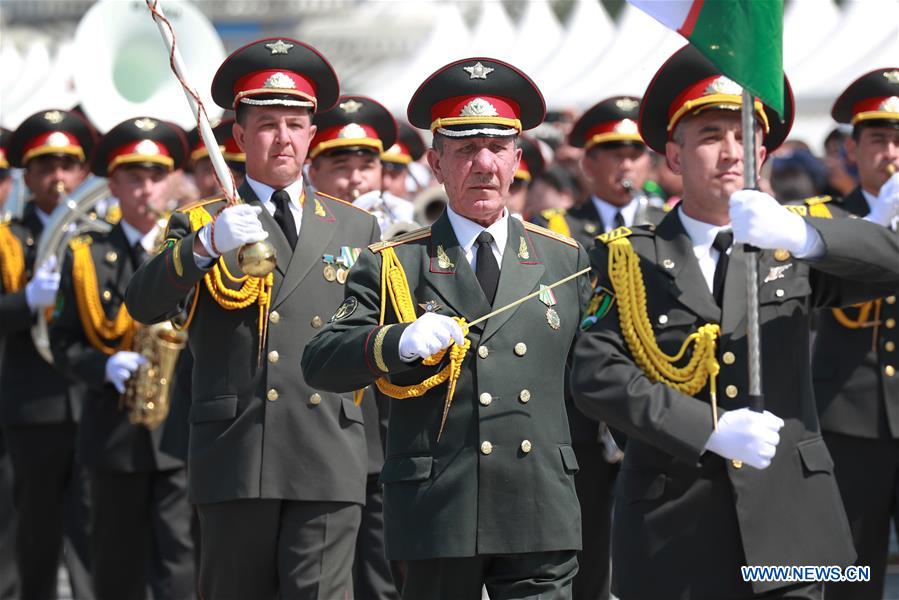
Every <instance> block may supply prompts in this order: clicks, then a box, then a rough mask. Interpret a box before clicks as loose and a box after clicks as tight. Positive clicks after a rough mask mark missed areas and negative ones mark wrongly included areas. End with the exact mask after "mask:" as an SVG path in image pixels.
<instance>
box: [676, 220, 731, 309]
mask: <svg viewBox="0 0 899 600" xmlns="http://www.w3.org/2000/svg"><path fill="white" fill-rule="evenodd" d="M677 216H678V217H680V222H681V225H683V226H684V229H685V230H686V231H687V235H688V236H690V241H691V242H693V254H694V255H696V260H697V261H699V270H700V271H702V277H703V279H705V283H706V286H708V288H709V292H712V284H713V282H714V279H715V267H716V266H717V265H718V257H719V256H721V253H720V252H718V251H717V250H715V249H714V248H712V242H714V241H715V236H717V235H718V232H719V231H727V230H729V229H730V225H725V226H723V227H719V226H717V225H709V224H708V223H703V222H702V221H697V220H696V219H694V218H692V217H690V216H687V214H686V213H685V212H684V211H683V209H682V208H679V209H677ZM731 249H733V246H731ZM728 254H730V251H728Z"/></svg>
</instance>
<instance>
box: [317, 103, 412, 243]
mask: <svg viewBox="0 0 899 600" xmlns="http://www.w3.org/2000/svg"><path fill="white" fill-rule="evenodd" d="M313 123H314V124H315V126H316V127H317V128H318V129H317V131H316V134H315V139H313V140H312V145H311V146H310V150H309V157H310V158H311V159H312V162H311V163H310V165H309V179H311V180H312V185H313V186H315V189H316V190H318V191H319V192H322V193H324V194H329V195H331V196H334V197H336V198H340V199H341V200H346V201H349V202H352V203H353V204H355V205H356V206H358V207H360V208H364V209H365V210H367V211H370V212H371V213H372V214H373V215H375V217H377V219H378V223H379V224H380V225H381V231H386V230H387V229H388V228H389V227H390V225H392V224H393V223H397V222H410V221H412V205H411V204H410V203H409V202H407V201H405V200H403V199H402V198H398V197H396V196H393V195H392V194H390V193H387V192H384V191H382V190H381V171H382V169H381V153H382V152H383V150H384V148H390V147H391V146H393V144H394V143H395V142H396V139H397V128H396V121H394V119H393V115H391V114H390V112H389V111H388V110H387V109H386V108H384V107H383V106H381V104H379V103H378V102H376V101H375V100H372V99H371V98H368V97H366V96H341V97H340V99H339V100H338V101H337V106H335V107H334V108H332V109H331V110H327V111H323V112H320V113H318V114H316V115H315V118H314V119H313Z"/></svg>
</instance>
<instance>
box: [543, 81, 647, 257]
mask: <svg viewBox="0 0 899 600" xmlns="http://www.w3.org/2000/svg"><path fill="white" fill-rule="evenodd" d="M639 113H640V99H639V98H634V97H632V96H614V97H612V98H607V99H606V100H603V101H602V102H599V103H598V104H596V105H594V106H593V107H592V108H590V109H589V110H587V112H585V113H584V114H583V115H581V117H580V118H579V119H578V120H577V121H576V122H575V124H574V127H573V128H572V129H571V132H570V133H569V134H568V143H569V145H571V146H573V147H575V148H583V149H584V154H583V156H582V157H581V159H580V163H579V164H580V168H581V171H582V172H583V174H584V177H585V178H586V180H587V181H588V183H589V185H590V197H589V198H588V199H587V200H586V201H585V202H582V203H581V204H579V205H577V206H575V207H574V208H572V209H570V210H568V211H562V210H558V209H556V210H549V211H543V212H541V214H540V215H539V216H536V217H535V218H534V222H535V223H537V224H538V225H545V226H547V227H549V228H550V229H552V230H553V231H558V232H560V233H565V234H566V235H571V236H572V237H574V239H576V240H577V241H579V242H581V243H582V244H583V245H584V247H585V248H591V247H592V246H593V238H595V237H596V236H597V235H598V234H600V233H603V232H606V231H610V230H612V229H614V228H616V227H620V226H622V225H623V226H626V227H630V226H632V225H634V224H644V223H658V222H659V221H660V220H661V219H662V216H663V213H662V211H661V209H659V208H658V207H656V206H652V205H649V204H648V201H647V199H646V197H645V196H644V195H643V193H642V192H641V191H640V190H641V189H642V187H643V184H644V183H645V182H646V179H647V177H648V176H649V166H650V162H651V159H650V157H649V152H647V150H646V145H645V144H644V143H643V139H642V138H641V137H640V132H639V131H637V122H636V121H637V116H638V115H639Z"/></svg>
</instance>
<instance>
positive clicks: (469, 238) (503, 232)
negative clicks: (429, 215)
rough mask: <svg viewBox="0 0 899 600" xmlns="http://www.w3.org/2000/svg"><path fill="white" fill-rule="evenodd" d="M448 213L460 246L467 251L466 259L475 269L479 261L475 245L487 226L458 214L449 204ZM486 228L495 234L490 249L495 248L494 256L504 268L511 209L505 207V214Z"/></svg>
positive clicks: (491, 233) (447, 206)
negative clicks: (504, 253) (504, 252)
mask: <svg viewBox="0 0 899 600" xmlns="http://www.w3.org/2000/svg"><path fill="white" fill-rule="evenodd" d="M446 215H447V217H449V222H450V225H452V227H453V232H454V233H455V234H456V239H457V240H459V246H460V247H461V248H462V251H463V252H464V253H465V259H466V260H468V264H469V265H471V270H472V271H474V270H475V269H476V267H477V265H476V264H475V263H476V262H477V258H478V252H477V249H476V248H473V246H474V245H475V244H476V243H477V239H478V236H479V235H480V234H481V232H482V231H484V229H485V227H484V226H483V225H478V224H477V223H475V222H474V221H471V220H469V219H466V218H465V217H463V216H462V215H460V214H458V213H457V212H455V211H454V210H453V209H452V208H451V207H450V205H449V204H447V205H446ZM486 229H487V231H489V232H490V235H492V236H493V242H492V243H491V244H490V249H491V250H493V256H494V257H496V264H497V265H498V266H499V267H500V268H502V264H503V251H504V250H505V249H506V239H507V238H508V237H509V211H508V210H506V209H505V208H504V209H503V216H501V217H500V218H499V219H497V221H496V222H495V223H493V224H492V225H490V227H487V228H486Z"/></svg>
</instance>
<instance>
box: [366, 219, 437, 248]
mask: <svg viewBox="0 0 899 600" xmlns="http://www.w3.org/2000/svg"><path fill="white" fill-rule="evenodd" d="M427 237H431V227H430V225H429V226H427V227H422V228H420V229H416V230H414V231H410V232H408V233H404V234H402V235H398V236H396V237H395V238H393V239H392V240H386V241H383V242H378V243H376V244H372V245H371V246H369V247H368V249H369V250H371V251H372V252H374V253H375V254H377V253H378V252H380V251H381V250H383V249H385V248H392V247H394V246H401V245H403V244H406V243H408V242H414V241H415V240H421V239H424V238H427Z"/></svg>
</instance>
